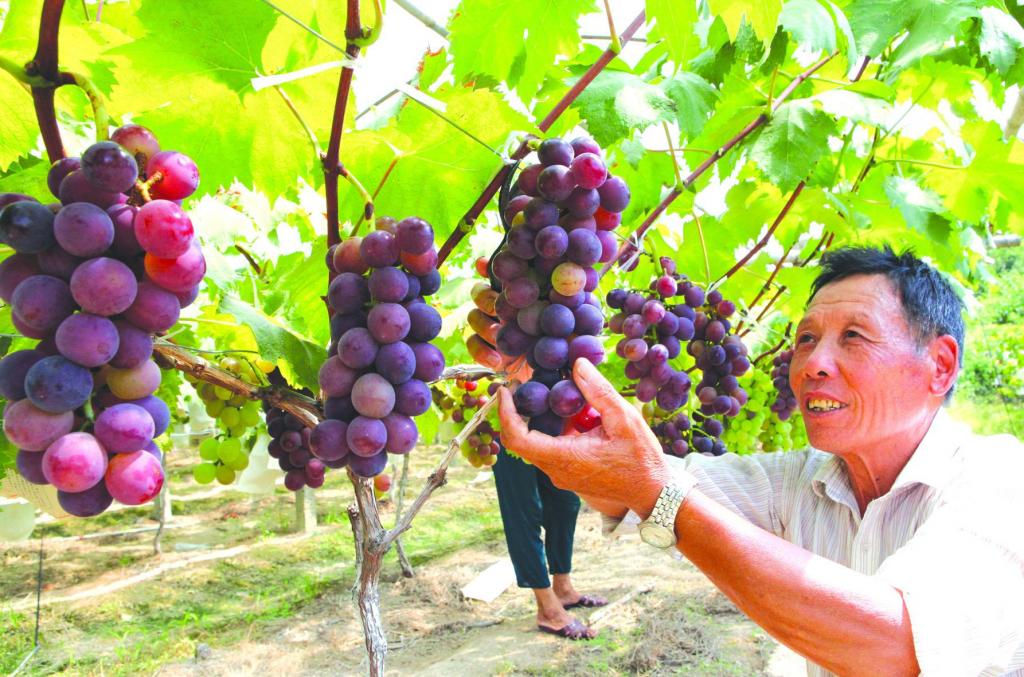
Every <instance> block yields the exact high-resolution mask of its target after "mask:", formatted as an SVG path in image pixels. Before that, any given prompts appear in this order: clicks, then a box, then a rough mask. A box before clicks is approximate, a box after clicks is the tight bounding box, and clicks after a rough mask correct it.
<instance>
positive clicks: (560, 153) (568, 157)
mask: <svg viewBox="0 0 1024 677" xmlns="http://www.w3.org/2000/svg"><path fill="white" fill-rule="evenodd" d="M573 155H575V152H574V151H573V147H572V146H571V145H570V144H569V143H567V142H565V141H563V140H562V139H558V138H551V139H544V140H543V141H541V142H540V145H539V146H538V147H537V159H538V160H540V162H541V164H542V165H544V166H545V167H550V166H551V165H562V166H565V167H568V166H569V164H570V163H571V162H572V159H573Z"/></svg>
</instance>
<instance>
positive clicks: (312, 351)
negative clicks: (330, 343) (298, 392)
mask: <svg viewBox="0 0 1024 677" xmlns="http://www.w3.org/2000/svg"><path fill="white" fill-rule="evenodd" d="M218 310H219V311H220V312H222V313H227V314H228V315H231V316H232V317H234V318H235V319H236V320H238V322H239V324H240V325H242V326H245V327H248V328H249V329H251V330H252V333H253V336H255V337H256V343H257V344H258V345H259V347H260V353H262V355H263V357H265V358H266V359H268V360H270V361H271V362H277V361H279V360H285V361H286V362H287V363H288V365H289V366H290V367H291V370H292V372H293V373H294V374H295V376H296V377H297V378H298V383H297V384H294V385H298V386H305V387H307V388H312V389H314V390H315V389H316V387H317V372H318V370H319V368H320V364H321V363H322V362H323V360H324V349H323V347H322V346H320V345H319V344H316V343H313V342H312V341H310V340H309V339H308V338H305V337H303V336H300V335H298V334H297V333H295V332H294V331H293V330H292V329H291V328H290V327H288V326H287V325H285V324H284V323H283V322H282V321H281V320H280V319H279V318H277V317H272V316H270V315H267V314H266V313H264V312H263V311H262V310H260V309H259V308H256V307H254V306H253V305H251V304H249V303H246V302H245V301H242V300H240V299H237V298H233V297H231V296H223V297H221V300H220V305H219V307H218Z"/></svg>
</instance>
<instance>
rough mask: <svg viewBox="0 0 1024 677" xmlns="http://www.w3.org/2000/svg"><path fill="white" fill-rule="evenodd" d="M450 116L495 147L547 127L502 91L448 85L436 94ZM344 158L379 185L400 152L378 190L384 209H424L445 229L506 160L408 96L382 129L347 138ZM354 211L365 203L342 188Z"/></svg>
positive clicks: (399, 214)
mask: <svg viewBox="0 0 1024 677" xmlns="http://www.w3.org/2000/svg"><path fill="white" fill-rule="evenodd" d="M433 96H435V97H436V98H437V99H439V100H440V101H442V102H443V103H444V104H445V106H446V110H445V112H444V116H445V117H446V118H448V119H449V120H451V121H453V122H455V123H456V124H458V125H459V127H461V128H462V129H463V130H466V131H467V132H469V133H471V134H473V135H474V136H476V137H477V138H478V139H480V140H481V141H483V142H485V143H487V144H488V145H489V146H490V147H491V148H495V149H497V148H503V147H504V146H505V143H506V141H507V139H508V137H509V135H510V133H511V132H513V131H514V130H521V131H522V132H532V133H537V134H539V131H538V130H536V128H535V127H534V126H533V124H532V123H530V121H529V120H528V119H527V118H526V117H525V116H524V115H522V114H521V113H519V112H516V111H514V110H513V109H512V108H511V107H510V106H509V105H508V104H507V103H506V102H505V101H504V100H503V99H502V97H501V95H500V94H498V93H497V92H494V91H491V90H486V89H476V90H471V89H466V88H464V87H454V88H453V87H446V88H442V89H441V90H439V91H437V92H435V93H434V94H433ZM341 156H342V162H343V163H344V164H345V166H346V167H348V168H349V169H351V170H352V171H353V173H354V174H355V175H356V176H357V177H359V179H360V180H361V181H362V182H363V184H364V185H365V186H366V187H367V189H368V190H370V191H371V192H372V191H373V190H374V187H375V186H377V185H378V183H379V182H380V180H381V178H382V177H383V176H384V174H385V172H386V171H387V169H388V166H389V164H390V161H391V159H392V158H394V157H395V156H397V157H398V161H397V163H396V164H395V167H394V169H393V170H392V172H391V173H390V175H389V176H388V178H387V181H386V182H385V183H384V186H383V188H382V189H381V190H380V193H379V194H378V195H377V198H376V200H375V201H374V204H375V206H376V210H377V213H378V214H382V215H383V214H386V215H390V216H394V217H396V218H404V217H406V216H411V215H414V214H415V215H418V216H420V217H422V218H424V219H426V220H427V221H429V222H430V223H431V224H433V226H434V228H435V230H436V231H437V233H438V235H439V236H442V237H443V236H445V235H446V234H447V233H448V232H449V231H450V230H451V229H452V228H454V227H455V225H456V223H457V222H458V220H459V218H460V217H461V216H462V215H463V214H464V213H465V211H466V210H467V209H468V208H469V206H470V205H471V204H472V203H473V201H474V200H475V199H476V197H477V195H479V193H480V191H481V190H482V189H483V187H484V186H485V185H486V184H487V183H488V182H489V181H490V180H491V177H493V176H494V173H495V172H496V171H497V170H498V169H499V168H500V167H501V163H502V159H501V158H500V157H498V156H496V155H495V154H494V153H491V152H490V151H488V150H487V148H485V147H484V146H482V145H481V144H480V143H478V142H477V141H476V140H474V139H472V138H470V137H469V136H466V135H465V134H463V133H461V132H459V131H457V130H456V129H455V128H454V127H452V126H451V125H450V124H449V123H448V122H446V121H445V120H443V119H441V118H440V117H438V116H437V115H435V114H434V113H433V112H431V111H430V110H427V109H426V108H425V107H424V106H423V105H422V104H420V103H417V102H414V101H407V102H406V103H405V105H404V107H403V109H402V112H401V113H400V114H399V116H398V118H397V120H393V121H392V122H391V124H389V125H388V126H387V127H384V128H383V129H380V130H375V131H372V132H370V131H366V132H360V133H357V134H352V135H346V136H345V137H344V138H342V145H341ZM341 200H342V203H343V205H347V206H346V207H345V209H346V210H347V211H346V213H349V212H350V211H351V210H352V206H353V205H358V204H361V202H360V201H359V200H358V199H357V198H355V196H354V194H353V193H352V192H351V190H348V189H346V191H343V192H342V193H341Z"/></svg>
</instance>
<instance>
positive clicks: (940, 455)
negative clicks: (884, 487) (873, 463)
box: [891, 409, 966, 491]
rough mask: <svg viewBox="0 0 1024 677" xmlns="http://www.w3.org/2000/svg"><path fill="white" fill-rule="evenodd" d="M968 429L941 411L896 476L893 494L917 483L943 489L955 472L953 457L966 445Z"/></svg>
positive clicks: (943, 410)
mask: <svg viewBox="0 0 1024 677" xmlns="http://www.w3.org/2000/svg"><path fill="white" fill-rule="evenodd" d="M965 429H966V427H965V426H964V425H963V424H960V423H957V422H956V421H954V420H953V419H952V418H951V417H950V416H949V414H947V413H946V410H945V409H939V411H938V413H936V414H935V418H934V419H932V424H931V426H929V427H928V432H926V433H925V435H924V439H922V440H921V443H920V444H919V445H917V450H916V451H914V454H913V456H911V457H910V460H909V461H907V464H906V465H905V466H903V470H901V471H900V474H899V475H897V476H896V481H895V482H894V483H893V485H892V490H891V491H896V490H897V489H900V488H902V487H907V486H911V485H914V484H926V485H928V486H930V487H932V488H934V489H942V488H943V487H944V486H945V485H946V484H947V483H948V482H949V481H950V480H951V479H953V476H954V474H955V472H956V468H955V465H954V463H953V458H954V456H956V454H957V452H958V451H959V449H960V446H961V444H962V442H963V438H964V434H965Z"/></svg>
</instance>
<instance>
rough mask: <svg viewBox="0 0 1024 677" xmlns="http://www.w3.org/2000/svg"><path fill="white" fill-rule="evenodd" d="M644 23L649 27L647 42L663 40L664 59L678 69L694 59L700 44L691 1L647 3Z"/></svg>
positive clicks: (695, 4) (694, 3)
mask: <svg viewBox="0 0 1024 677" xmlns="http://www.w3.org/2000/svg"><path fill="white" fill-rule="evenodd" d="M646 8H647V22H648V24H650V23H651V22H652V20H653V22H654V23H653V25H652V26H651V27H650V30H649V32H648V36H647V37H648V39H649V40H659V39H660V40H664V41H665V44H666V46H667V47H668V56H669V58H670V59H671V60H672V61H673V62H674V63H675V64H676V67H677V68H678V67H679V66H681V65H682V64H685V63H686V62H687V61H689V60H690V59H692V58H693V57H694V56H696V53H697V50H698V48H699V47H700V41H699V40H698V39H697V35H696V34H695V32H694V30H693V29H694V26H695V24H696V23H697V21H698V18H699V17H698V14H697V3H696V2H694V1H693V0H647V2H646Z"/></svg>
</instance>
